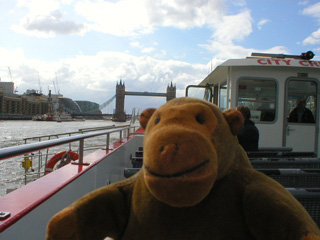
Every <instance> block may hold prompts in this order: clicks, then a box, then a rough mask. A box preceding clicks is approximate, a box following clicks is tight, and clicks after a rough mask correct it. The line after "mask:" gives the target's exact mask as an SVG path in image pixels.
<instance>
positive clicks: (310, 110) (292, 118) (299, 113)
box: [287, 80, 317, 123]
mask: <svg viewBox="0 0 320 240" xmlns="http://www.w3.org/2000/svg"><path fill="white" fill-rule="evenodd" d="M316 96H317V83H316V82H315V81H306V80H303V81H299V80H290V81H289V83H288V102H287V119H288V122H290V123H315V121H316V116H317V112H316V109H317V101H316Z"/></svg>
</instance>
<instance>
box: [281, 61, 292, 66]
mask: <svg viewBox="0 0 320 240" xmlns="http://www.w3.org/2000/svg"><path fill="white" fill-rule="evenodd" d="M282 61H284V62H285V63H286V64H287V66H290V62H291V60H282Z"/></svg>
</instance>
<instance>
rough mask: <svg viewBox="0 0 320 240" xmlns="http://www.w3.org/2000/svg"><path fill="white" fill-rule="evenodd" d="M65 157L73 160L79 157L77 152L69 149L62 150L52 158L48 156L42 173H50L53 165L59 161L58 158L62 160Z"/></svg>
mask: <svg viewBox="0 0 320 240" xmlns="http://www.w3.org/2000/svg"><path fill="white" fill-rule="evenodd" d="M65 157H67V158H68V159H71V160H73V161H75V160H77V159H79V154H78V153H76V152H73V151H69V152H67V151H62V152H59V153H57V154H55V155H53V156H52V158H50V160H49V161H48V162H47V164H46V167H45V172H44V175H47V174H48V173H51V172H52V171H53V169H54V166H55V165H56V164H57V162H59V161H60V160H63V159H64V158H65Z"/></svg>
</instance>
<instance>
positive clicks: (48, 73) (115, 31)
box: [0, 0, 320, 113]
mask: <svg viewBox="0 0 320 240" xmlns="http://www.w3.org/2000/svg"><path fill="white" fill-rule="evenodd" d="M0 6H1V7H0V56H1V57H0V78H1V81H2V82H14V84H15V88H16V90H17V93H18V94H23V93H24V92H25V91H26V90H27V89H35V90H38V91H41V92H42V93H43V94H46V95H47V94H48V92H49V89H50V90H51V91H52V93H58V92H59V93H60V94H62V95H63V96H64V97H68V98H71V99H73V100H87V101H93V102H96V103H98V104H102V103H104V102H106V101H107V100H108V99H110V98H111V97H112V96H114V95H115V89H116V84H117V83H118V82H119V81H120V80H121V81H122V82H124V83H125V86H126V91H137V92H140V91H141V92H144V91H148V92H159V93H164V92H166V88H167V86H168V85H169V84H171V82H172V83H173V84H174V85H175V86H176V88H177V97H182V96H184V94H185V88H186V86H187V85H190V84H199V83H200V82H201V81H202V80H203V79H204V78H205V77H206V76H207V75H208V74H209V71H210V69H211V68H214V67H216V66H217V65H218V64H220V63H222V62H224V61H226V60H227V59H230V58H244V57H247V56H250V54H251V53H252V52H267V53H283V54H297V55H300V54H301V53H302V52H306V51H309V50H311V51H313V52H314V53H315V55H316V56H315V58H314V60H319V59H320V58H319V56H320V1H313V0H268V1H262V0H77V1H76V0H45V1H44V0H0ZM165 101H166V100H165V98H161V97H140V96H127V97H126V98H125V109H126V112H127V113H131V109H132V108H133V107H138V108H139V109H141V110H143V109H145V108H147V107H159V106H160V105H162V104H164V103H165ZM114 106H115V104H114V103H113V104H111V105H109V106H108V107H107V108H106V109H104V110H103V112H108V113H112V111H113V109H114Z"/></svg>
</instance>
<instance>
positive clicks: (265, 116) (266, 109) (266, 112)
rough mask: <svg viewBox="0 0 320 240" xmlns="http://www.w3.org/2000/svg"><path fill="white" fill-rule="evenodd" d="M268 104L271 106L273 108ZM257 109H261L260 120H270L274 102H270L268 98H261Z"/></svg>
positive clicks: (271, 119)
mask: <svg viewBox="0 0 320 240" xmlns="http://www.w3.org/2000/svg"><path fill="white" fill-rule="evenodd" d="M270 106H273V108H271V107H270ZM257 110H259V111H261V117H260V121H267V122H272V121H273V120H274V117H275V114H274V104H270V103H269V102H268V99H266V98H263V99H262V103H261V105H260V106H259V107H258V108H257Z"/></svg>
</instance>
